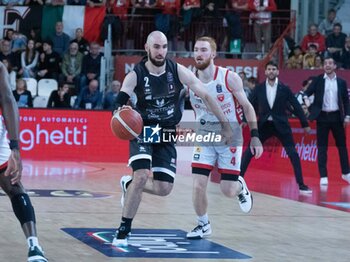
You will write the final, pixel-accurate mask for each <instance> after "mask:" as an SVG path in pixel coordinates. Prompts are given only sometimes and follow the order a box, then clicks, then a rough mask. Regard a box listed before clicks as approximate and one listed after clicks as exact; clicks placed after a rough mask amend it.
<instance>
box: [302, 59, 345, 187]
mask: <svg viewBox="0 0 350 262" xmlns="http://www.w3.org/2000/svg"><path fill="white" fill-rule="evenodd" d="M336 67H337V65H336V63H335V62H334V59H333V58H331V57H329V58H326V59H325V60H324V64H323V69H324V72H325V73H324V74H323V75H319V76H318V77H316V78H315V80H314V81H313V82H312V84H311V85H310V86H309V88H308V89H307V90H306V91H305V93H304V94H305V96H304V101H305V103H306V105H308V106H309V105H310V103H309V101H308V97H309V96H311V95H313V94H314V95H315V99H314V102H313V104H312V106H311V107H310V116H309V119H310V120H316V130H317V146H318V169H319V172H320V176H321V180H320V184H321V185H328V176H327V148H328V134H329V131H332V134H333V137H334V139H335V144H336V146H337V148H338V152H339V158H340V165H341V170H342V178H343V179H344V180H345V181H347V182H348V183H350V173H349V171H350V170H349V158H348V150H347V148H346V138H345V128H344V125H346V124H348V123H349V122H350V104H349V97H348V88H347V86H346V82H345V81H344V80H343V79H341V78H339V77H337V76H336V73H335V69H336Z"/></svg>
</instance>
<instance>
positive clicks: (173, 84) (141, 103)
mask: <svg viewBox="0 0 350 262" xmlns="http://www.w3.org/2000/svg"><path fill="white" fill-rule="evenodd" d="M146 61H147V59H146V58H144V59H143V60H142V61H141V62H140V63H138V64H137V65H136V66H135V68H134V71H135V72H136V75H137V85H136V87H135V89H134V92H135V94H136V97H137V102H136V108H135V109H136V110H137V111H138V112H139V113H140V114H141V116H142V119H143V122H144V125H156V124H159V125H160V126H162V127H173V126H175V125H176V124H178V123H179V122H180V120H181V117H182V112H183V109H184V98H185V92H184V91H185V89H184V87H183V85H182V83H181V82H180V80H179V76H178V74H177V64H176V63H175V62H173V61H172V60H170V59H166V62H165V63H166V67H165V72H164V73H163V74H161V75H157V76H156V75H154V74H151V73H150V72H149V71H148V69H147V68H146V66H145V63H146Z"/></svg>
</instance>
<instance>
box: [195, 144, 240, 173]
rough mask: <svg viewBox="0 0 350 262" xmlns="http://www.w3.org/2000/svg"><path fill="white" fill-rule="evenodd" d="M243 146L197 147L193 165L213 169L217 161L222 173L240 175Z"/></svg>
mask: <svg viewBox="0 0 350 262" xmlns="http://www.w3.org/2000/svg"><path fill="white" fill-rule="evenodd" d="M241 158H242V146H236V147H230V146H205V147H199V146H198V147H195V148H194V150H193V156H192V167H197V168H204V169H208V170H212V169H213V167H214V165H215V162H217V165H218V171H219V173H220V174H223V173H224V174H232V175H239V173H240V170H241Z"/></svg>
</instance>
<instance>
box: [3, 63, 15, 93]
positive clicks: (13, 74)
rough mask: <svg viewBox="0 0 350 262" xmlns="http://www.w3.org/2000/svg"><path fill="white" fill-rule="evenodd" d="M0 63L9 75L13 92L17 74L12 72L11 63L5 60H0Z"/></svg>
mask: <svg viewBox="0 0 350 262" xmlns="http://www.w3.org/2000/svg"><path fill="white" fill-rule="evenodd" d="M1 62H2V63H3V64H4V66H5V67H6V69H7V72H8V73H9V77H10V87H11V90H15V89H16V77H17V73H16V71H14V70H12V66H11V63H10V62H9V61H8V60H7V59H4V60H2V61H1Z"/></svg>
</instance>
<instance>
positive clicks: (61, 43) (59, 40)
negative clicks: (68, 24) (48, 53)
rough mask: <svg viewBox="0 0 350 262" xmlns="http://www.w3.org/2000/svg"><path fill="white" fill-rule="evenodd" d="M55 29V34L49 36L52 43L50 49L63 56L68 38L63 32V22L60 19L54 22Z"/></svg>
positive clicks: (67, 45)
mask: <svg viewBox="0 0 350 262" xmlns="http://www.w3.org/2000/svg"><path fill="white" fill-rule="evenodd" d="M55 30H56V31H55V34H54V35H53V36H52V38H51V40H52V43H53V47H52V49H53V51H55V52H57V53H58V54H59V55H60V56H61V57H63V55H64V53H65V52H67V50H68V47H69V42H70V38H69V36H68V35H67V34H66V33H64V32H63V23H62V22H61V21H58V22H57V23H56V26H55Z"/></svg>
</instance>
